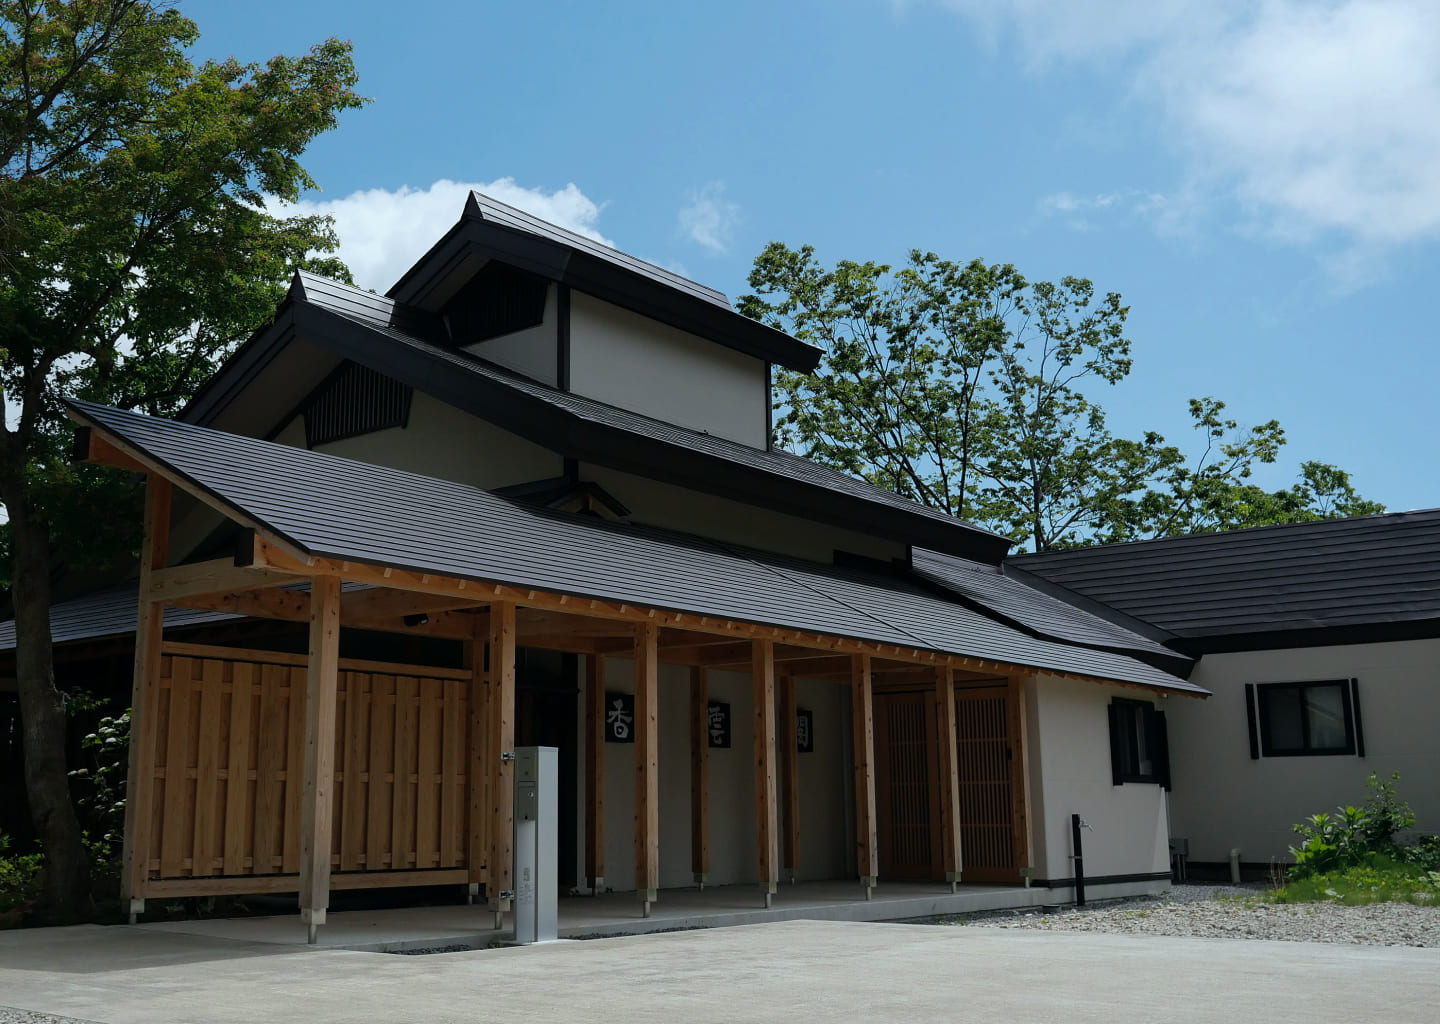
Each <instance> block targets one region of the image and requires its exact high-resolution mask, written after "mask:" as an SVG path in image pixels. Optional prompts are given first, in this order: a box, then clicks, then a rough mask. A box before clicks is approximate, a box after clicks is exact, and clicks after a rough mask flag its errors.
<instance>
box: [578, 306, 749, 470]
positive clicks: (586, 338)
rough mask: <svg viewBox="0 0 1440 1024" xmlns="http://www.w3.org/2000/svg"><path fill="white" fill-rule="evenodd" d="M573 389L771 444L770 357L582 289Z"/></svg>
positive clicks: (657, 415)
mask: <svg viewBox="0 0 1440 1024" xmlns="http://www.w3.org/2000/svg"><path fill="white" fill-rule="evenodd" d="M570 387H571V390H573V391H575V392H576V393H578V394H582V395H586V396H588V397H590V398H596V399H599V400H600V401H602V402H608V403H610V404H611V405H617V406H619V407H621V408H622V409H630V410H633V411H634V412H639V413H644V414H645V415H647V416H653V417H655V418H656V419H661V420H665V421H667V422H669V423H678V424H681V425H682V426H686V427H690V428H691V429H693V430H704V431H707V432H709V433H711V434H717V435H719V436H721V437H727V438H729V439H730V440H732V441H739V442H740V443H741V444H748V445H751V446H753V447H756V448H763V447H765V444H766V440H767V438H766V436H765V425H766V406H767V405H768V404H769V401H770V394H769V391H768V390H767V389H766V387H765V364H764V363H763V362H761V361H760V360H759V359H755V358H753V357H751V356H747V355H744V354H742V353H740V352H736V351H735V350H733V349H730V348H726V347H725V346H724V345H718V344H716V343H715V342H712V341H706V340H705V339H703V338H700V337H697V336H695V335H693V334H688V333H686V332H685V331H681V330H677V329H676V328H673V327H670V326H669V325H667V324H662V323H659V322H658V321H655V320H651V319H650V318H649V317H645V316H641V315H640V314H638V313H632V312H630V311H629V310H625V309H621V308H620V307H619V306H614V305H611V304H610V303H608V302H604V301H601V300H600V299H596V298H593V297H591V296H589V295H585V294H583V293H581V292H573V293H572V294H571V300H570Z"/></svg>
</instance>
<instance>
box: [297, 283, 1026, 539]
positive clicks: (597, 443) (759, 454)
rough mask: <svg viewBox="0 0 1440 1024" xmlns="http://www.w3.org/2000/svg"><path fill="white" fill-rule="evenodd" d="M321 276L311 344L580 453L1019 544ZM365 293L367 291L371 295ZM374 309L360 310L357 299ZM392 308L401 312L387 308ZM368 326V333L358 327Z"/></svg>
mask: <svg viewBox="0 0 1440 1024" xmlns="http://www.w3.org/2000/svg"><path fill="white" fill-rule="evenodd" d="M358 291H359V289H355V288H351V287H350V286H348V285H342V284H338V283H337V282H334V281H329V280H327V279H325V278H319V277H315V276H314V275H311V274H302V275H298V276H297V278H296V283H295V285H294V287H292V289H291V296H292V299H293V305H292V316H293V318H294V320H295V322H296V324H297V325H298V326H297V329H298V330H300V331H301V332H302V333H303V334H304V336H305V337H306V338H307V339H310V340H312V341H314V342H315V343H317V344H320V345H324V346H326V347H328V348H331V349H333V350H334V351H336V352H338V353H339V354H341V355H343V356H344V357H345V358H347V359H352V360H354V361H356V362H360V363H364V364H365V365H367V366H369V367H370V368H372V369H374V370H378V371H380V372H382V373H386V374H389V375H390V376H393V377H395V378H396V379H398V380H401V381H404V382H405V383H407V384H410V385H411V386H413V387H415V388H417V389H419V390H420V391H423V392H425V393H427V394H430V395H433V396H434V397H436V398H439V399H440V400H442V401H444V402H447V403H448V404H450V405H453V406H455V407H456V408H459V409H462V410H464V411H465V412H468V413H470V414H472V415H474V416H477V417H479V418H481V419H484V420H486V421H487V422H490V423H494V424H496V425H498V426H501V427H503V428H505V429H506V430H510V431H512V432H514V433H516V434H519V435H520V436H522V437H525V438H527V439H528V440H531V441H533V442H535V443H536V444H540V445H543V446H545V447H547V448H550V449H551V450H552V451H558V452H560V453H561V454H563V455H566V456H568V457H571V458H576V459H580V460H582V461H585V462H594V463H597V464H599V465H604V466H609V467H611V468H613V469H619V470H623V471H626V472H632V473H636V474H638V475H641V476H646V477H650V478H652V479H660V480H665V481H667V482H671V483H675V484H677V485H679V486H683V487H691V488H694V489H696V490H700V491H704V492H706V493H710V494H718V495H720V496H722V497H729V498H734V499H736V500H738V501H747V502H750V503H752V504H756V505H759V506H761V507H767V508H774V509H776V510H777V511H782V512H787V513H789V514H792V515H798V516H802V517H804V518H807V519H812V520H817V521H822V522H828V523H831V524H833V525H837V526H843V527H846V528H847V529H853V530H857V531H860V532H863V533H870V534H879V535H882V536H889V537H892V538H895V539H898V540H901V541H903V542H906V543H915V544H921V545H924V546H926V547H931V548H937V549H940V550H943V551H946V552H950V553H952V554H960V555H965V556H967V557H973V558H978V559H980V560H982V561H989V562H998V561H999V560H1000V559H1001V558H1002V557H1004V555H1005V553H1006V552H1007V551H1008V550H1009V549H1010V546H1011V543H1012V542H1011V541H1010V539H1009V538H1008V537H1004V536H1002V535H1000V534H998V533H994V532H992V531H990V530H985V529H982V528H980V527H977V526H973V525H971V524H969V523H965V522H962V521H961V520H959V519H956V518H955V517H954V516H950V515H947V514H945V513H944V512H940V511H938V510H936V509H932V508H928V507H926V506H924V505H921V504H918V503H917V502H913V501H911V500H909V499H908V498H903V497H901V496H900V495H898V494H895V493H893V492H891V491H887V490H885V489H884V488H881V487H876V486H874V485H873V484H868V483H866V482H864V481H863V480H857V479H855V478H854V477H852V476H850V475H848V474H846V473H842V472H840V471H838V470H834V469H831V468H829V467H827V466H822V465H820V464H818V463H815V462H811V461H810V460H809V459H804V458H801V457H800V456H798V455H792V454H791V453H789V452H785V451H779V450H774V449H761V448H752V447H750V446H749V445H745V444H740V443H739V442H736V441H730V440H728V439H726V438H723V437H717V436H716V435H714V434H707V433H704V432H702V431H696V430H689V429H687V428H685V427H680V426H676V425H675V424H673V423H667V422H665V421H663V420H657V419H652V418H651V417H648V416H643V415H641V414H639V413H635V412H630V411H629V410H626V409H621V408H619V407H617V406H613V405H607V404H605V403H604V402H599V401H596V400H595V399H593V398H586V397H584V396H583V395H577V394H575V393H574V392H570V391H561V390H559V389H557V388H553V387H550V386H549V385H546V384H541V383H539V382H538V381H534V380H531V379H530V378H528V377H524V376H522V375H520V374H517V373H512V372H511V371H509V370H506V369H503V368H501V367H498V366H496V365H495V364H493V363H489V362H486V361H485V360H483V359H481V358H480V357H478V356H474V355H471V354H470V353H467V352H465V351H463V350H461V349H457V348H455V347H453V346H451V345H449V344H447V343H445V342H443V341H442V340H441V339H440V338H439V337H438V336H437V335H429V336H425V335H418V334H411V333H407V332H406V331H404V330H402V329H400V328H398V327H396V326H394V324H395V323H396V322H399V321H403V316H402V315H401V314H399V313H395V312H394V311H393V307H394V305H395V304H394V303H393V302H392V300H389V299H382V298H380V297H379V296H375V295H366V293H360V295H359V296H357V295H356V294H355V293H356V292H358ZM360 296H365V298H363V299H362V298H360ZM361 303H363V304H364V308H363V309H360V310H359V311H357V309H356V307H357V305H360V304H361ZM386 303H389V307H387V306H386V305H385V304H386ZM357 328H358V330H357Z"/></svg>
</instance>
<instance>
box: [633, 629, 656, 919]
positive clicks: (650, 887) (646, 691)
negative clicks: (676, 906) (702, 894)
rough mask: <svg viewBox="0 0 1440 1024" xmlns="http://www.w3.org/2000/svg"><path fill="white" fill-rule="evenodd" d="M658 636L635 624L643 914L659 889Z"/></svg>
mask: <svg viewBox="0 0 1440 1024" xmlns="http://www.w3.org/2000/svg"><path fill="white" fill-rule="evenodd" d="M659 636H660V627H659V626H657V625H656V624H655V623H654V622H642V623H639V624H638V625H637V626H636V627H635V891H636V892H637V893H638V894H639V896H640V910H641V913H642V914H644V916H646V917H649V916H650V904H652V903H654V902H655V900H656V898H657V897H658V896H659V889H660V734H659V732H658V730H657V721H658V715H657V711H658V708H657V705H658V703H659V664H660V658H659V651H658V649H657V643H658V640H659Z"/></svg>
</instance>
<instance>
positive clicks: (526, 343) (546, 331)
mask: <svg viewBox="0 0 1440 1024" xmlns="http://www.w3.org/2000/svg"><path fill="white" fill-rule="evenodd" d="M555 301H556V300H555V285H553V284H551V285H550V286H549V287H548V289H547V290H546V292H545V319H544V320H543V321H542V322H541V323H540V324H539V325H538V326H535V327H527V328H526V329H525V330H523V331H513V332H511V333H510V334H502V335H500V336H499V337H497V338H489V339H487V340H485V341H477V342H476V343H475V344H473V345H465V346H463V348H464V349H465V351H467V352H471V353H474V354H475V355H477V356H479V357H480V358H481V359H488V360H490V362H492V363H499V364H500V365H501V366H503V367H505V368H506V369H508V370H514V371H515V372H516V373H521V374H524V375H525V376H526V377H529V378H530V379H531V380H538V381H541V382H542V383H545V384H549V385H550V386H551V387H556V386H558V383H559V382H558V378H557V370H558V359H559V357H558V342H557V334H556V320H555V317H556V312H555Z"/></svg>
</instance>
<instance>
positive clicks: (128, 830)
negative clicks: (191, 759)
mask: <svg viewBox="0 0 1440 1024" xmlns="http://www.w3.org/2000/svg"><path fill="white" fill-rule="evenodd" d="M92 440H93V439H92ZM171 500H172V492H171V489H170V482H169V481H168V480H166V479H164V478H163V477H158V476H152V477H150V478H149V480H148V481H147V483H146V485H145V526H144V534H143V539H142V540H141V542H140V604H139V609H138V612H137V614H138V616H139V618H138V621H137V622H136V629H135V673H134V678H133V680H132V683H131V690H130V751H129V755H128V757H129V763H128V774H127V776H126V777H127V778H128V779H129V782H128V783H127V785H126V800H125V835H124V853H123V855H122V863H121V873H120V890H121V892H120V895H121V898H122V899H123V900H125V901H126V902H127V904H128V910H129V914H130V921H131V923H132V924H133V923H134V922H135V920H136V918H137V916H138V915H139V914H140V913H141V912H142V911H143V910H144V907H145V883H146V881H147V880H148V878H149V876H150V870H149V865H150V852H151V851H150V839H151V821H152V818H153V813H152V808H153V806H154V801H155V744H156V741H157V737H158V729H157V721H156V719H157V717H158V713H159V709H158V708H157V707H156V698H157V696H158V693H157V691H158V690H159V686H160V645H161V643H162V642H163V640H164V630H165V608H164V606H163V605H160V604H157V603H155V602H154V601H151V600H149V599H148V598H147V597H146V594H147V592H148V590H149V587H148V586H147V584H148V583H149V582H150V578H151V577H152V575H153V574H154V573H155V572H157V571H159V570H162V569H164V568H165V565H166V563H168V562H169V560H170V504H171Z"/></svg>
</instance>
